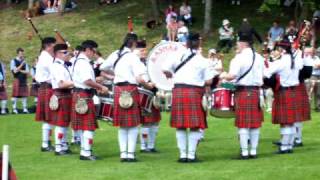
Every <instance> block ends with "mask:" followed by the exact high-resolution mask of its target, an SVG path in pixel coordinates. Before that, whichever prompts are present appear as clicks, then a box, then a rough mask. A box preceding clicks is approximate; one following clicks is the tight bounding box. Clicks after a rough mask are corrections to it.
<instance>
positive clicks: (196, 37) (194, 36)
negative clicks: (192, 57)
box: [188, 33, 200, 41]
mask: <svg viewBox="0 0 320 180" xmlns="http://www.w3.org/2000/svg"><path fill="white" fill-rule="evenodd" d="M188 40H189V41H199V40H200V35H199V33H190V34H189V36H188Z"/></svg>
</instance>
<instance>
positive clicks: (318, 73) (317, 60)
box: [312, 56, 320, 76]
mask: <svg viewBox="0 0 320 180" xmlns="http://www.w3.org/2000/svg"><path fill="white" fill-rule="evenodd" d="M313 63H314V65H316V64H320V58H319V57H318V56H314V57H313ZM312 75H315V76H320V68H315V67H313V71H312Z"/></svg>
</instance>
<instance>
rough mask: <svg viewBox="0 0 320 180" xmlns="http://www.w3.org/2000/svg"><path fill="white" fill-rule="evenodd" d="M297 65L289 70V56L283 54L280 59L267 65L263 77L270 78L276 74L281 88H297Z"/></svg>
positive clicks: (298, 68) (298, 69)
mask: <svg viewBox="0 0 320 180" xmlns="http://www.w3.org/2000/svg"><path fill="white" fill-rule="evenodd" d="M299 71H300V67H299V65H297V64H295V67H294V68H293V69H291V56H290V55H289V54H284V55H282V56H281V59H279V60H277V61H274V62H273V63H270V64H269V68H266V69H265V72H264V75H265V76H266V77H267V78H270V77H271V76H272V75H273V74H275V73H277V74H278V75H279V76H280V84H281V86H283V87H290V86H297V85H298V84H299Z"/></svg>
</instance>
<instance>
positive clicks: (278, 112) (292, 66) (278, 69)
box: [265, 39, 302, 154]
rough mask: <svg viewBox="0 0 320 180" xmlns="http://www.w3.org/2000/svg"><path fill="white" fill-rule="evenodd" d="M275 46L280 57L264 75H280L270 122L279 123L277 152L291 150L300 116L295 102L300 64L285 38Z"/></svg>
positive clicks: (283, 152)
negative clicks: (296, 123)
mask: <svg viewBox="0 0 320 180" xmlns="http://www.w3.org/2000/svg"><path fill="white" fill-rule="evenodd" d="M275 48H277V49H278V50H279V51H280V52H281V59H280V60H279V61H275V62H273V63H271V64H270V66H269V68H267V69H266V71H265V76H266V77H267V78H270V77H271V76H272V75H273V74H278V75H279V76H280V87H279V88H278V89H277V90H275V92H274V101H273V105H272V123H273V124H280V134H281V137H282V138H281V144H280V148H279V150H278V152H277V153H279V154H285V153H292V152H293V142H294V132H295V129H294V125H293V124H294V123H295V122H297V121H298V120H299V119H301V118H302V114H301V110H300V109H299V108H301V107H300V106H299V105H298V104H297V100H298V99H297V97H298V95H299V93H298V91H297V86H298V85H299V78H298V77H299V71H300V69H301V65H300V64H299V63H296V62H295V61H294V57H293V55H292V50H291V44H290V42H289V41H288V40H287V39H284V40H282V41H281V42H279V43H277V44H276V46H275Z"/></svg>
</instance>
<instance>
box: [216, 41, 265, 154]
mask: <svg viewBox="0 0 320 180" xmlns="http://www.w3.org/2000/svg"><path fill="white" fill-rule="evenodd" d="M237 52H238V53H237V54H236V56H235V57H234V59H233V60H232V61H231V64H230V70H229V73H222V74H221V75H220V78H222V79H226V80H228V81H231V80H234V81H235V85H236V91H235V113H236V119H235V126H236V127H237V128H238V134H239V140H240V147H241V154H240V159H248V158H257V147H258V144H259V135H260V127H261V125H262V122H263V117H264V116H263V109H262V107H261V103H262V102H261V101H262V99H263V94H262V89H261V86H262V84H263V69H264V59H263V57H262V56H261V55H260V54H258V53H256V52H255V51H254V49H253V48H252V47H251V46H250V43H249V38H248V37H247V36H240V39H239V41H238V42H237ZM249 140H250V145H251V147H250V150H249V144H248V141H249Z"/></svg>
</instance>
